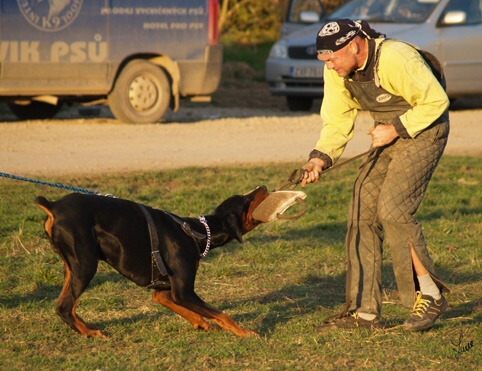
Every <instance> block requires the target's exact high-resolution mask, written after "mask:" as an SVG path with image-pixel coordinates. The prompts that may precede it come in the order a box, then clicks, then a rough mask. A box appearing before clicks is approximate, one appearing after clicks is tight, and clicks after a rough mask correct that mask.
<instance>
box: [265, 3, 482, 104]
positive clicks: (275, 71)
mask: <svg viewBox="0 0 482 371" xmlns="http://www.w3.org/2000/svg"><path fill="white" fill-rule="evenodd" d="M303 16H305V17H306V18H307V19H312V18H313V13H312V12H306V14H301V16H300V18H303ZM340 18H350V19H355V20H356V19H364V20H367V21H368V22H369V23H370V26H371V27H372V28H373V29H375V30H377V31H379V32H382V33H385V34H386V35H387V37H389V38H394V39H399V40H404V41H408V42H410V43H413V44H416V45H417V46H419V47H420V48H421V49H424V50H427V51H429V52H431V53H432V54H434V55H435V56H436V57H437V58H438V59H439V60H440V62H441V63H442V65H443V66H444V71H445V76H446V79H447V93H448V95H449V97H450V98H451V99H453V98H457V97H461V96H471V95H480V94H482V1H481V0H351V1H348V2H347V3H345V4H344V5H342V6H341V7H339V8H338V9H336V10H335V11H334V12H333V13H332V14H330V15H329V16H327V17H324V18H321V19H320V20H319V22H317V23H315V24H313V25H309V26H304V27H302V28H301V29H300V30H298V31H296V32H294V33H292V34H289V35H287V36H285V37H283V38H281V39H280V40H279V41H278V42H276V43H275V44H274V45H273V47H272V49H271V52H270V55H269V57H268V59H267V61H266V80H267V81H268V89H269V90H270V92H271V93H272V94H273V95H281V96H283V95H284V96H286V99H287V103H288V107H289V109H290V110H293V111H303V110H309V109H310V108H311V106H312V102H313V99H315V98H322V97H323V66H324V65H323V63H322V62H320V61H318V60H317V59H316V55H317V52H316V47H315V39H316V34H317V32H318V31H319V29H320V28H321V25H322V24H323V23H325V22H328V21H329V20H332V19H340Z"/></svg>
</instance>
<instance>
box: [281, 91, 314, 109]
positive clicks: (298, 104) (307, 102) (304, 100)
mask: <svg viewBox="0 0 482 371" xmlns="http://www.w3.org/2000/svg"><path fill="white" fill-rule="evenodd" d="M286 103H287V104H288V108H289V110H290V111H309V110H310V109H311V106H312V105H313V98H310V97H297V96H293V95H288V96H287V97H286Z"/></svg>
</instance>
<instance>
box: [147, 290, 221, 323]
mask: <svg viewBox="0 0 482 371" xmlns="http://www.w3.org/2000/svg"><path fill="white" fill-rule="evenodd" d="M152 300H154V301H155V302H156V303H159V304H161V305H163V306H165V307H166V308H168V309H170V310H172V311H173V312H175V313H177V314H179V315H180V316H181V317H182V318H185V319H186V320H188V321H189V322H190V323H191V325H192V326H193V327H194V328H196V329H198V328H202V329H203V330H205V331H208V330H211V329H212V327H211V326H210V325H209V323H207V322H206V321H205V320H204V318H203V317H202V316H200V315H199V314H197V313H195V312H193V311H192V310H189V309H187V308H185V307H182V306H180V305H177V304H176V303H174V301H173V300H172V297H171V291H169V290H163V291H159V290H155V291H154V293H153V294H152Z"/></svg>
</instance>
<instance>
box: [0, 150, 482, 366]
mask: <svg viewBox="0 0 482 371" xmlns="http://www.w3.org/2000/svg"><path fill="white" fill-rule="evenodd" d="M297 166H299V164H272V165H263V166H259V167H232V168H231V167H229V168H224V167H222V168H188V169H177V170H172V171H165V172H147V173H135V174H124V175H118V176H114V175H112V176H105V177H102V176H89V177H59V178H51V179H45V180H48V181H53V182H62V183H66V184H70V185H74V186H78V187H84V188H88V189H98V190H100V191H102V192H103V193H112V194H114V195H115V196H117V197H122V198H128V199H131V200H134V201H137V202H141V203H145V204H148V205H151V206H155V207H158V208H161V209H166V210H169V211H171V212H173V213H176V214H179V215H183V216H196V215H200V214H203V213H209V212H211V211H212V210H213V209H214V207H215V206H216V205H217V204H218V203H220V202H221V201H222V200H224V199H225V198H227V197H228V196H230V195H232V194H236V193H245V192H247V191H249V190H251V189H253V188H254V187H256V186H258V185H262V184H265V185H267V186H268V188H270V189H272V188H274V187H275V186H277V185H278V184H279V183H281V182H282V181H284V180H285V179H286V177H287V176H288V175H289V173H290V172H291V171H292V170H293V169H295V168H296V167H297ZM356 170H357V164H351V165H349V166H347V167H345V168H342V169H340V170H337V171H334V172H331V173H328V174H326V176H325V177H324V178H323V179H322V181H321V182H320V183H317V184H315V185H311V186H309V187H307V188H305V191H306V193H307V194H308V197H307V200H306V201H307V204H308V211H307V213H306V214H305V215H304V216H302V217H301V218H299V219H295V220H283V221H280V220H278V221H276V222H273V223H267V224H264V225H262V226H260V227H258V228H257V229H255V230H254V231H252V232H250V233H249V234H247V235H246V236H245V239H244V242H243V244H239V243H236V242H233V243H231V244H229V245H227V246H225V247H222V248H218V249H216V250H214V251H212V252H210V253H209V255H208V256H207V258H206V259H205V260H204V261H203V262H202V263H201V266H200V269H199V273H198V277H197V281H196V291H197V293H198V294H199V295H200V296H201V297H202V298H203V299H205V300H206V301H207V302H208V303H210V304H211V305H213V306H214V307H217V308H219V309H221V310H223V311H225V312H226V313H227V314H228V315H229V316H231V317H232V318H233V319H234V320H235V321H236V322H238V323H239V324H240V325H241V327H244V328H249V329H251V330H254V331H256V332H258V333H259V334H260V337H259V338H255V337H252V338H237V337H236V336H234V335H233V334H232V333H227V332H223V331H213V332H203V331H197V330H194V329H193V328H191V326H190V324H189V323H188V322H187V321H185V320H184V319H182V318H180V317H178V316H177V315H175V314H174V313H172V312H170V311H169V310H167V309H165V308H163V307H160V306H159V305H157V304H155V303H154V302H153V301H152V300H151V299H150V293H149V292H148V291H147V290H146V289H144V288H140V287H137V286H136V285H134V284H133V283H131V282H130V281H128V280H127V279H125V278H123V277H122V276H120V275H119V274H118V273H117V272H115V271H114V270H113V269H111V268H110V267H109V266H107V265H106V264H104V263H101V265H100V269H99V272H98V274H97V276H96V277H95V278H94V280H93V281H92V283H91V285H90V287H89V288H88V289H87V291H86V292H85V293H84V295H83V296H82V297H81V301H80V304H79V307H78V313H79V314H80V316H82V317H83V318H84V319H85V320H86V321H87V322H93V323H96V324H97V325H98V327H99V328H100V329H102V330H103V331H105V332H106V333H107V334H108V335H109V339H107V340H103V339H90V338H85V337H82V336H80V335H78V334H77V333H75V332H74V331H72V330H71V329H70V328H68V326H67V325H65V324H64V323H63V322H61V320H60V319H59V318H58V317H57V316H56V314H55V306H56V301H57V297H58V295H59V293H60V290H61V287H62V282H63V265H62V262H61V259H60V258H59V257H58V256H57V255H56V254H55V253H54V252H53V251H52V250H51V249H50V246H49V243H48V241H47V239H46V238H45V235H44V232H43V228H42V225H43V219H44V213H43V212H42V211H41V210H40V209H38V208H37V207H35V205H34V203H33V200H34V198H35V196H36V195H38V194H41V195H44V196H46V197H48V198H50V199H58V198H60V197H62V196H63V195H65V194H67V193H68V192H66V191H63V190H60V189H55V188H51V187H46V186H41V185H37V184H31V183H25V182H19V181H14V180H10V179H4V178H1V179H0V205H1V208H0V326H1V327H0V331H1V335H0V336H1V340H0V369H1V370H9V371H13V370H136V371H137V370H207V369H210V370H213V369H214V370H478V369H480V365H481V364H482V351H481V350H482V327H481V320H482V297H481V293H482V282H481V277H482V275H481V271H482V269H481V268H482V267H481V264H482V252H481V248H480V245H481V242H482V217H481V216H482V187H481V179H482V159H481V158H478V157H444V158H442V160H441V163H440V166H439V167H438V169H437V171H436V173H435V175H434V177H433V180H432V182H431V184H430V186H429V189H428V192H427V194H426V197H425V200H424V202H423V204H422V206H421V208H420V210H419V212H418V214H417V217H418V219H419V221H420V222H421V223H422V224H423V226H424V232H425V237H426V239H427V242H428V245H429V249H430V252H431V255H432V258H433V259H434V261H435V265H436V269H437V273H438V275H439V276H440V277H441V278H442V279H443V280H445V281H446V282H447V283H449V285H450V287H451V289H452V294H450V295H448V300H449V303H450V309H449V310H448V312H447V313H446V314H445V316H444V317H443V319H442V320H441V321H439V322H437V324H436V325H435V327H434V328H433V329H432V330H430V331H427V332H422V333H408V332H405V331H404V330H402V329H401V328H395V329H391V330H386V331H367V330H358V331H334V332H331V333H324V334H320V333H317V332H316V331H315V330H316V327H317V325H318V324H320V322H321V321H322V319H323V318H325V317H326V316H329V315H332V314H335V313H336V312H338V311H341V310H342V309H343V307H344V284H345V249H344V234H345V218H346V213H347V209H348V202H349V197H350V194H351V185H352V182H353V181H354V177H355V174H356ZM384 254H385V262H384V275H383V284H384V306H383V316H384V319H385V320H387V321H388V322H390V323H394V324H401V323H402V322H403V321H404V319H405V318H406V317H407V315H408V311H407V310H406V309H404V308H402V307H401V305H400V301H399V298H398V293H397V291H396V284H395V281H394V276H393V272H392V267H391V259H390V250H389V248H388V247H387V248H386V249H385V252H384ZM454 348H457V349H459V351H460V353H459V354H456V352H455V351H454ZM462 350H464V352H462Z"/></svg>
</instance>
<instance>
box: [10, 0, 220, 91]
mask: <svg viewBox="0 0 482 371" xmlns="http://www.w3.org/2000/svg"><path fill="white" fill-rule="evenodd" d="M209 4H210V0H162V1H161V0H136V1H133V0H52V1H47V0H45V1H38V0H35V1H29V0H2V1H1V2H0V17H1V19H0V63H1V71H0V96H10V97H14V96H24V97H29V96H35V95H45V94H48V95H56V96H60V97H61V96H70V97H71V98H72V97H73V96H83V95H85V96H89V95H90V96H105V95H107V94H108V93H109V92H110V91H111V89H112V86H113V84H114V82H115V81H114V79H115V78H116V76H118V75H119V73H120V72H121V70H120V69H121V68H122V67H123V66H124V65H125V64H126V62H128V61H129V60H131V59H135V58H140V59H152V58H155V57H157V56H168V57H169V58H170V59H171V60H173V61H174V62H175V63H177V64H178V67H179V71H181V76H180V84H179V91H180V94H181V95H182V96H189V95H199V94H202V95H205V94H210V93H212V92H214V91H215V90H216V88H217V86H218V84H219V80H220V75H221V67H222V66H221V64H222V52H221V47H220V46H217V45H211V46H210V45H209V24H208V20H209V14H208V10H209Z"/></svg>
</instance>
